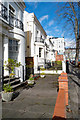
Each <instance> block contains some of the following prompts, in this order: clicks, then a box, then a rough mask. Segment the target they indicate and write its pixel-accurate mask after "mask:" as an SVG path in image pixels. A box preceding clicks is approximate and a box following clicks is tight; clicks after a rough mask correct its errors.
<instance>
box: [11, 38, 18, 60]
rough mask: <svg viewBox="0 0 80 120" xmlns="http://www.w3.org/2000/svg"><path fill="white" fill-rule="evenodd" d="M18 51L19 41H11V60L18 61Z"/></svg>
mask: <svg viewBox="0 0 80 120" xmlns="http://www.w3.org/2000/svg"><path fill="white" fill-rule="evenodd" d="M18 49H19V45H18V41H17V40H11V39H9V58H11V59H15V60H18V51H19V50H18Z"/></svg>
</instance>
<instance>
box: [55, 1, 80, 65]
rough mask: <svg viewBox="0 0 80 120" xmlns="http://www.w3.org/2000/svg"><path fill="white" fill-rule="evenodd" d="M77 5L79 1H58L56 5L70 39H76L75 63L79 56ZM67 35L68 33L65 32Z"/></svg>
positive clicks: (79, 5) (78, 5)
mask: <svg viewBox="0 0 80 120" xmlns="http://www.w3.org/2000/svg"><path fill="white" fill-rule="evenodd" d="M79 7H80V2H66V3H59V5H58V10H57V12H56V13H57V14H58V18H59V19H60V21H61V22H63V23H62V24H63V25H64V28H66V29H67V28H68V30H67V33H69V35H70V37H72V39H74V37H75V40H76V65H77V64H78V58H79V41H80V36H79V30H80V28H79V26H80V23H79V18H78V17H79V15H78V13H79ZM67 35H68V34H67Z"/></svg>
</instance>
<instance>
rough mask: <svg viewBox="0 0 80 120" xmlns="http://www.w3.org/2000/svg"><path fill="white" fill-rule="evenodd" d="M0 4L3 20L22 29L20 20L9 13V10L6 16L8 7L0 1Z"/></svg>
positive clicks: (0, 13) (0, 14)
mask: <svg viewBox="0 0 80 120" xmlns="http://www.w3.org/2000/svg"><path fill="white" fill-rule="evenodd" d="M0 6H1V11H0V16H1V17H2V18H3V19H4V20H6V21H8V22H9V25H10V26H12V27H17V28H19V29H21V30H23V23H22V21H20V20H19V19H17V18H15V17H14V16H13V15H11V14H10V12H9V16H8V9H7V8H6V7H5V6H4V5H3V4H2V3H0Z"/></svg>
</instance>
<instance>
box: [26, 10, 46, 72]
mask: <svg viewBox="0 0 80 120" xmlns="http://www.w3.org/2000/svg"><path fill="white" fill-rule="evenodd" d="M24 31H25V36H26V58H31V59H32V61H33V63H34V73H36V72H37V69H38V66H40V67H44V66H45V39H46V36H47V35H46V32H45V31H44V29H43V27H42V26H41V24H40V22H39V21H38V19H37V17H36V16H35V14H34V13H27V12H26V11H25V12H24ZM29 60H30V59H29Z"/></svg>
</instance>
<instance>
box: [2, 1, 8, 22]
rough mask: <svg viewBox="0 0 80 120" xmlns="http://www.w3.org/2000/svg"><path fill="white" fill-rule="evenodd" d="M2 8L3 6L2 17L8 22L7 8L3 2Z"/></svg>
mask: <svg viewBox="0 0 80 120" xmlns="http://www.w3.org/2000/svg"><path fill="white" fill-rule="evenodd" d="M0 6H1V11H0V16H1V17H2V18H3V19H5V20H6V21H8V16H7V12H8V10H7V8H6V7H5V6H4V5H3V4H2V3H1V2H0Z"/></svg>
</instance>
